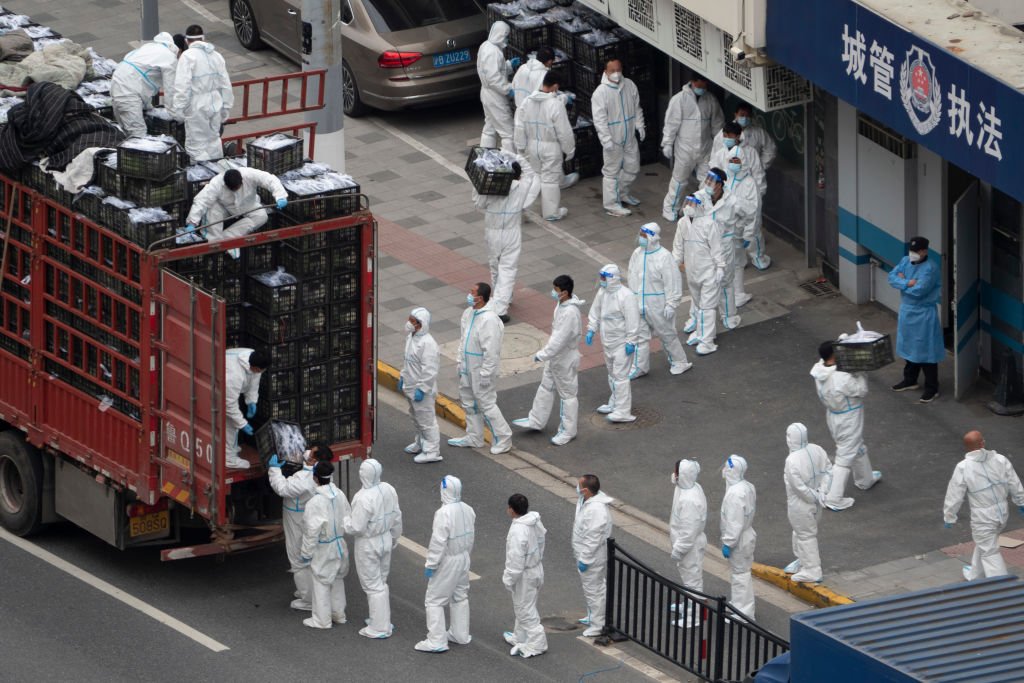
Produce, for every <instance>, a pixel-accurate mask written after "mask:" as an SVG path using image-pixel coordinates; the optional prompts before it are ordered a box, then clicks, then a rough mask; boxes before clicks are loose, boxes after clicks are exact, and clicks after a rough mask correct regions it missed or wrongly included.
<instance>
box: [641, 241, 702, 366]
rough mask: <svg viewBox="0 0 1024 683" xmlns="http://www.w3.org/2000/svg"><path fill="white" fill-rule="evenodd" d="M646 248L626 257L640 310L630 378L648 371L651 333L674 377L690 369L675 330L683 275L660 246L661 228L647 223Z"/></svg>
mask: <svg viewBox="0 0 1024 683" xmlns="http://www.w3.org/2000/svg"><path fill="white" fill-rule="evenodd" d="M644 229H645V230H649V231H651V232H653V233H654V234H653V235H647V236H646V237H647V246H646V247H637V248H636V249H634V250H633V255H632V256H630V257H629V287H630V289H632V290H633V292H634V293H635V294H636V298H637V304H638V305H639V307H640V327H639V329H638V331H639V341H638V343H637V345H636V354H634V356H633V368H632V371H631V374H630V379H635V378H637V377H642V376H643V375H646V374H647V373H648V372H649V371H650V369H651V332H652V331H653V332H654V334H656V335H657V336H658V339H660V340H661V345H662V347H664V349H665V355H667V356H668V362H669V368H670V371H671V372H672V374H673V375H679V374H682V373H684V372H686V371H687V370H689V369H690V366H691V363H690V362H689V361H688V360H687V359H686V350H685V349H684V348H683V344H682V342H680V341H679V332H677V331H676V309H677V308H679V302H680V301H682V299H683V276H682V274H681V273H680V272H679V266H677V265H676V261H675V259H674V258H672V252H670V251H669V250H668V249H665V248H664V247H662V246H661V226H659V225H658V224H657V223H647V224H646V225H644Z"/></svg>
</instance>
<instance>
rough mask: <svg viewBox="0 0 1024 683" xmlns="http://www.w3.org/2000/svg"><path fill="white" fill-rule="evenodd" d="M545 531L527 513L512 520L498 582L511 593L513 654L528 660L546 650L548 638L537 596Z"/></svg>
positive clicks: (533, 514) (537, 517)
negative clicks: (502, 569) (514, 621)
mask: <svg viewBox="0 0 1024 683" xmlns="http://www.w3.org/2000/svg"><path fill="white" fill-rule="evenodd" d="M547 533H548V530H547V529H545V528H544V524H543V522H541V521H540V514H539V513H537V512H532V511H531V512H527V513H526V514H525V515H523V516H522V517H517V518H515V519H513V520H512V525H511V526H510V527H509V529H508V536H506V537H505V572H504V573H503V574H502V576H501V582H502V583H503V584H505V588H507V589H508V590H509V592H511V593H512V609H513V610H514V611H515V615H516V624H515V627H514V628H513V629H512V639H513V640H514V641H515V645H514V647H515V648H517V650H518V651H517V653H516V654H522V655H525V656H528V657H532V656H534V655H539V654H542V653H543V652H546V651H547V649H548V638H547V635H545V633H544V627H543V626H542V625H541V623H540V613H539V612H538V611H537V596H538V594H539V593H540V587H541V586H543V585H544V564H543V561H544V537H545V535H547Z"/></svg>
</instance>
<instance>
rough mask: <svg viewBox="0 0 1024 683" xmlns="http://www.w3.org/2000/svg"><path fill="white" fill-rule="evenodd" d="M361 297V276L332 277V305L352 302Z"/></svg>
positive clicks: (349, 274) (343, 274)
mask: <svg viewBox="0 0 1024 683" xmlns="http://www.w3.org/2000/svg"><path fill="white" fill-rule="evenodd" d="M358 296H359V274H358V273H340V274H337V275H332V276H331V290H330V301H331V303H334V302H339V301H351V300H353V299H356V298H358Z"/></svg>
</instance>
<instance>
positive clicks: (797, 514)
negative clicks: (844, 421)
mask: <svg viewBox="0 0 1024 683" xmlns="http://www.w3.org/2000/svg"><path fill="white" fill-rule="evenodd" d="M786 445H787V446H788V447H789V455H788V456H786V464H785V469H784V471H783V479H784V481H785V482H786V513H787V515H788V516H789V524H790V526H792V527H793V555H795V556H796V563H795V565H791V566H790V567H787V568H786V569H787V571H788V570H789V569H790V568H792V569H794V570H796V571H795V573H794V574H793V580H794V581H813V582H817V581H821V555H820V554H819V553H818V519H819V518H820V517H821V505H822V501H824V500H825V496H826V494H827V493H828V489H829V486H831V485H832V462H831V461H830V460H829V459H828V455H827V454H826V453H825V449H823V448H822V447H821V446H819V445H817V444H813V443H808V441H807V427H805V426H804V425H803V424H801V423H799V422H794V423H793V424H791V425H789V427H788V428H787V429H786Z"/></svg>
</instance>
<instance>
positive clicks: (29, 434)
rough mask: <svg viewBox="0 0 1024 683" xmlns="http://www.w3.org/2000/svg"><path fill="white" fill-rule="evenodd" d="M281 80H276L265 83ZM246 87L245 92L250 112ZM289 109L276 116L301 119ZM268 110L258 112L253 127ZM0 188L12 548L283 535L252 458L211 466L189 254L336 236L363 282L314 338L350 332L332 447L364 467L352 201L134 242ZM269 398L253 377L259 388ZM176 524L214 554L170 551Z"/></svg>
mask: <svg viewBox="0 0 1024 683" xmlns="http://www.w3.org/2000/svg"><path fill="white" fill-rule="evenodd" d="M321 73H322V72H321ZM311 75H312V76H316V75H317V72H312V74H310V72H307V74H299V75H292V76H291V77H293V78H295V77H298V78H302V80H303V86H302V88H303V102H305V100H306V97H305V92H306V85H305V83H306V79H308V78H309V77H310V76H311ZM281 78H288V77H275V78H274V79H265V80H280V79H281ZM284 82H285V83H287V81H284ZM251 83H252V82H250V84H240V86H241V87H242V88H243V90H244V92H245V97H246V100H247V101H248V100H249V95H250V93H249V87H247V86H248V85H251ZM263 100H264V104H266V100H267V97H266V95H264V96H263ZM286 100H287V87H286V88H285V92H284V96H283V98H282V102H285V101H286ZM320 102H321V104H322V87H321V92H320ZM300 106H303V107H305V109H310V108H315V105H312V106H306V105H304V104H303V105H300ZM287 107H288V105H287V104H282V110H281V111H280V112H279V113H294V112H295V111H296V109H297V108H296V107H295V106H293V107H292V109H291V110H287ZM247 111H248V110H247ZM266 116H268V114H267V107H266V106H264V108H263V109H262V110H259V111H257V112H255V113H253V114H252V115H251V118H265V117H266ZM299 127H300V128H301V127H304V128H305V129H306V132H307V134H308V142H307V145H308V146H307V150H310V153H311V147H312V140H313V135H315V126H313V125H312V124H302V125H300V126H299ZM291 129H292V130H294V129H295V127H292V128H291ZM264 132H265V131H264ZM258 134H259V133H258ZM258 134H248V135H244V136H237V137H238V138H239V140H241V139H243V138H251V137H254V136H255V135H258ZM0 190H2V194H0V226H3V228H4V231H3V251H2V252H0V253H2V254H3V263H2V271H0V272H2V278H0V285H2V286H0V525H2V526H3V527H4V528H5V529H7V530H8V531H10V532H12V533H15V534H17V535H21V536H25V535H28V534H31V533H32V532H34V531H36V530H37V529H39V528H40V526H41V525H44V524H46V523H48V522H54V521H58V520H69V521H71V522H74V523H75V524H77V525H78V526H80V527H82V528H84V529H86V530H88V531H90V532H91V533H93V534H95V535H96V536H98V537H100V538H102V539H103V540H105V541H107V542H108V543H110V544H112V545H114V546H116V547H118V548H122V549H123V548H127V547H131V546H139V545H162V546H164V550H163V551H162V556H163V558H164V559H178V558H183V557H195V556H199V555H210V554H220V553H225V552H231V551H234V550H241V549H247V548H251V547H254V546H256V545H261V544H266V543H270V542H275V541H277V540H279V539H280V538H281V532H280V526H279V525H278V524H277V521H278V520H279V517H280V506H279V499H277V497H276V496H275V495H274V494H273V492H272V491H271V490H270V489H269V487H268V486H267V483H266V472H265V470H264V468H263V467H262V466H261V465H260V458H259V456H258V454H257V453H256V452H255V449H254V448H253V447H252V446H248V445H244V446H243V450H242V453H241V457H243V458H245V459H247V460H249V461H250V462H251V463H253V466H252V467H251V468H250V469H248V470H226V469H225V467H224V438H223V435H224V433H225V422H224V420H225V411H224V405H225V397H224V372H225V369H224V365H225V351H226V349H227V348H228V347H229V330H228V329H227V325H228V321H227V318H228V316H227V307H226V304H225V299H224V297H223V296H221V295H220V294H218V293H217V292H215V291H208V290H206V289H203V288H202V287H199V286H197V285H196V284H195V281H194V280H192V279H187V278H185V277H182V276H180V275H178V274H176V273H175V272H174V271H173V268H174V267H175V264H176V263H181V262H182V261H183V260H184V259H192V260H195V259H198V258H203V257H208V256H210V255H212V254H220V253H221V252H225V251H226V250H229V249H240V250H242V251H243V252H244V251H245V250H250V249H257V250H258V249H260V248H267V247H266V245H268V244H273V243H279V242H282V241H284V240H291V241H294V240H296V239H297V238H298V239H303V240H310V239H312V240H320V241H321V242H322V243H323V244H325V245H328V248H331V249H334V248H335V247H333V246H331V245H333V244H334V243H335V242H339V243H340V242H344V244H345V246H346V248H348V249H349V250H350V252H351V251H354V254H353V256H354V258H353V259H352V262H353V266H354V268H353V271H352V272H351V273H349V275H350V276H352V279H353V281H357V282H358V297H356V298H355V299H353V303H352V304H350V305H349V307H350V308H353V310H351V311H348V313H350V314H351V319H352V320H354V321H357V322H356V324H354V325H352V326H349V327H348V328H347V329H345V330H342V331H338V330H329V331H327V332H328V334H327V335H325V336H331V337H332V339H333V338H338V339H346V338H347V341H346V347H347V349H348V350H349V351H350V354H349V356H350V359H352V360H353V364H352V365H355V370H354V371H353V372H354V374H355V375H357V376H356V378H355V379H356V382H355V383H354V384H353V385H352V386H353V387H355V388H356V389H355V390H356V391H358V396H357V397H356V400H355V401H354V402H355V410H356V411H357V413H358V414H357V415H356V416H355V417H354V418H353V417H352V416H353V414H354V413H353V411H351V410H350V411H349V413H348V416H349V418H350V421H349V423H348V427H347V428H346V430H345V431H344V434H345V438H343V439H338V440H336V442H335V443H333V444H332V450H333V451H334V452H335V454H336V456H337V457H338V458H339V460H342V461H349V460H352V459H356V458H365V457H367V456H368V454H369V452H370V449H371V445H372V443H373V439H374V430H375V405H376V382H375V368H376V358H375V347H376V345H375V319H376V309H375V300H374V295H375V291H376V286H375V285H376V282H375V278H376V268H375V259H376V223H375V222H374V219H373V216H372V215H371V213H370V212H369V210H368V209H367V208H365V202H363V201H360V202H359V206H358V208H357V210H356V211H354V212H353V213H352V214H351V215H348V216H344V217H339V218H330V219H327V220H320V221H314V222H308V223H302V224H298V225H291V226H288V227H280V228H277V229H269V230H264V231H261V232H257V233H253V234H250V235H248V236H246V237H241V238H236V239H231V240H225V241H221V242H215V243H202V244H194V245H189V246H181V247H174V248H166V247H167V246H168V245H166V244H164V245H162V246H161V245H159V244H157V245H152V246H150V247H149V248H147V247H143V246H139V245H138V244H136V243H134V242H132V241H129V240H128V239H126V238H125V237H123V236H121V234H119V233H118V232H115V231H113V230H111V229H108V228H106V227H104V226H103V225H100V224H98V223H97V222H94V221H92V220H90V219H89V218H87V217H85V216H84V215H81V214H80V213H77V212H76V211H75V209H73V208H69V206H67V205H65V203H62V202H59V201H56V200H55V199H52V198H49V197H47V196H44V195H43V194H41V193H39V192H37V191H35V190H33V189H30V188H28V187H26V186H25V185H23V184H20V183H18V182H15V181H14V180H12V179H10V178H7V177H5V176H0ZM172 246H173V245H172ZM332 348H333V346H332ZM353 349H354V352H353V351H352V350H353ZM355 359H357V360H355ZM327 362H330V361H329V360H328V361H327ZM350 370H351V366H350ZM265 374H266V373H265ZM351 378H352V377H351V376H350V377H349V379H351ZM267 391H268V387H267V378H266V376H265V377H264V378H263V382H262V386H261V394H265V393H266V392H267ZM349 407H352V406H349ZM333 433H334V434H341V433H342V432H341V431H339V430H336V431H335V432H333ZM189 527H204V528H206V529H207V530H208V531H209V534H210V538H209V542H204V543H202V544H200V545H193V546H188V547H183V533H182V532H183V530H185V529H188V528H189ZM203 540H204V541H205V538H204V539H203ZM175 546H177V547H175Z"/></svg>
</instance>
